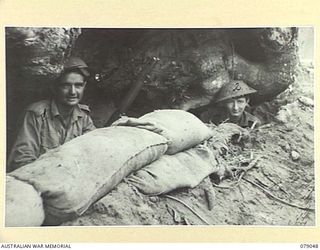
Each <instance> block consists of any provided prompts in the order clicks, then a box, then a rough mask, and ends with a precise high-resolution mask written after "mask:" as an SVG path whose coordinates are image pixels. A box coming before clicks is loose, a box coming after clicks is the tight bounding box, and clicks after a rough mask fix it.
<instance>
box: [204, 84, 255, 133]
mask: <svg viewBox="0 0 320 250" xmlns="http://www.w3.org/2000/svg"><path fill="white" fill-rule="evenodd" d="M256 92H257V91H256V90H255V89H253V88H251V87H249V86H248V85H247V84H246V83H245V82H243V81H240V80H235V81H231V82H229V83H227V84H225V85H224V86H223V87H222V88H221V90H220V91H219V93H218V97H217V100H216V102H215V104H217V106H219V108H220V110H219V112H217V109H214V108H209V109H207V110H206V111H204V112H202V113H200V115H199V118H200V119H201V120H202V121H203V122H206V123H209V122H212V123H214V124H216V125H218V124H220V123H222V122H232V123H235V124H237V125H239V126H240V127H243V128H247V127H249V128H255V127H258V126H259V125H260V124H261V122H260V120H259V119H258V118H257V117H255V116H253V115H252V114H250V113H248V112H247V111H245V108H246V107H247V105H248V103H249V96H250V95H252V94H253V93H256Z"/></svg>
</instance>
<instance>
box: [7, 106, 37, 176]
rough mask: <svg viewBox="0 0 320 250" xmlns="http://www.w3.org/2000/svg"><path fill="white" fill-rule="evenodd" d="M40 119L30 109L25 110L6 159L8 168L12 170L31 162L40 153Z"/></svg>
mask: <svg viewBox="0 0 320 250" xmlns="http://www.w3.org/2000/svg"><path fill="white" fill-rule="evenodd" d="M40 122H41V119H39V117H37V116H36V114H34V113H33V112H32V111H27V112H26V114H25V117H24V120H23V124H22V127H21V129H20V131H19V133H18V136H17V139H16V142H15V144H14V146H13V148H12V150H11V153H10V156H9V159H8V170H9V171H13V170H15V169H17V168H19V167H21V166H24V165H26V164H28V163H31V162H33V161H34V160H36V159H37V158H38V157H39V154H40V141H41V139H40Z"/></svg>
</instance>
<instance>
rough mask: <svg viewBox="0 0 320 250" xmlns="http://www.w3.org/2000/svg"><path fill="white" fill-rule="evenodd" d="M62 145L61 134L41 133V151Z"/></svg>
mask: <svg viewBox="0 0 320 250" xmlns="http://www.w3.org/2000/svg"><path fill="white" fill-rule="evenodd" d="M58 146H60V141H59V135H58V134H57V133H53V132H47V133H43V134H42V135H41V151H42V153H45V152H47V151H48V150H50V149H54V148H57V147H58Z"/></svg>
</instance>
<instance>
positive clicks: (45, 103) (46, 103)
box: [26, 100, 50, 116]
mask: <svg viewBox="0 0 320 250" xmlns="http://www.w3.org/2000/svg"><path fill="white" fill-rule="evenodd" d="M48 108H50V100H41V101H38V102H35V103H32V104H30V105H29V106H28V107H27V108H26V111H29V112H32V113H34V114H35V115H36V116H41V115H42V114H44V113H46V111H47V109H48Z"/></svg>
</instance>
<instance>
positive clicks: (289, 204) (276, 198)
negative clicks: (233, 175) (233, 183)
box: [242, 178, 315, 212]
mask: <svg viewBox="0 0 320 250" xmlns="http://www.w3.org/2000/svg"><path fill="white" fill-rule="evenodd" d="M242 179H243V180H245V181H246V182H249V183H250V184H251V185H253V186H255V187H257V188H259V189H261V190H262V191H263V192H265V193H266V194H267V195H269V196H271V197H272V198H274V199H275V200H277V201H278V202H281V203H283V204H285V205H288V206H291V207H295V208H298V209H302V210H306V211H313V212H314V211H315V209H313V208H309V207H302V206H299V205H296V204H292V203H290V202H287V201H285V200H283V199H281V198H279V197H276V196H275V195H273V194H272V193H271V192H270V191H268V190H267V189H265V188H263V187H261V186H260V185H259V184H257V183H255V182H253V181H251V180H248V179H246V178H242Z"/></svg>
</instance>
